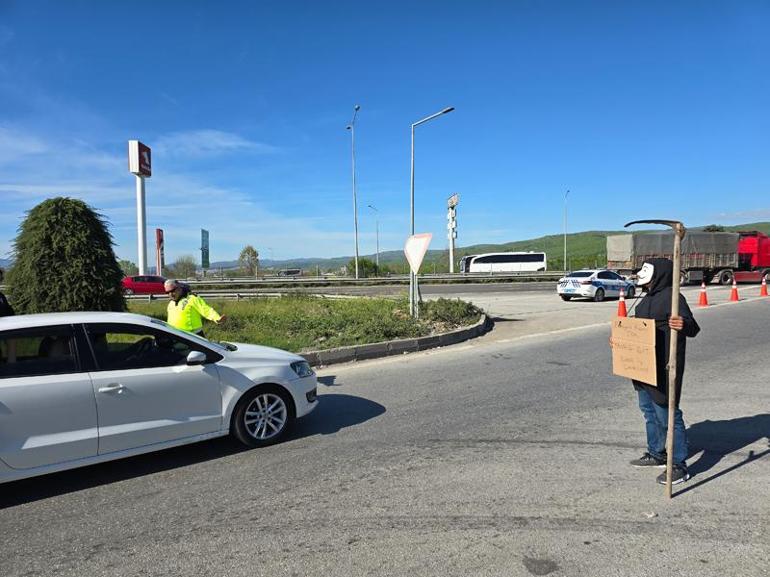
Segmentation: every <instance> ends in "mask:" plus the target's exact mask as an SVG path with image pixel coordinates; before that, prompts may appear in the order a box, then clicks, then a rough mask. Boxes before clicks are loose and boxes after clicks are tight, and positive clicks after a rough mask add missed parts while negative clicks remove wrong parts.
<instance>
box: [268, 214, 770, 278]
mask: <svg viewBox="0 0 770 577" xmlns="http://www.w3.org/2000/svg"><path fill="white" fill-rule="evenodd" d="M708 226H720V225H708ZM704 228H706V227H705V226H699V227H693V230H702V229H704ZM721 228H722V229H723V230H725V231H733V232H737V231H742V230H758V231H760V232H764V233H765V234H767V235H770V222H752V223H747V224H739V225H735V226H721ZM640 230H642V229H634V232H640ZM658 230H661V229H658ZM629 232H630V230H628V229H622V230H594V231H588V232H577V233H572V234H568V235H567V264H568V265H569V266H568V267H567V268H568V269H570V270H575V269H578V268H582V267H600V266H603V265H605V264H606V262H607V241H606V239H607V236H608V235H612V234H628V233H629ZM508 251H538V252H545V253H546V254H547V255H548V268H549V269H551V270H563V269H564V263H563V260H564V235H561V234H552V235H548V236H541V237H539V238H533V239H530V240H520V241H516V242H507V243H503V244H476V245H471V246H463V247H458V248H456V249H455V270H456V271H459V264H458V263H459V262H460V259H461V258H462V257H463V256H466V255H470V254H481V253H485V252H508ZM352 258H353V257H350V256H342V257H336V258H325V259H321V258H301V259H292V260H286V261H276V262H270V263H269V264H268V263H265V264H266V265H267V266H272V267H274V268H275V269H285V268H299V269H302V270H303V271H305V272H306V273H308V274H313V273H314V272H315V271H316V270H320V271H321V272H327V271H333V272H337V271H339V270H340V269H341V268H344V267H345V265H347V263H348V262H350V260H351V259H352ZM360 258H367V259H369V260H372V261H374V260H375V255H374V254H367V255H360ZM380 266H381V267H383V268H384V267H387V268H388V269H389V270H390V271H392V272H394V273H406V272H408V271H409V268H408V264H407V262H406V258H405V257H404V253H403V251H400V250H392V251H386V252H381V253H380ZM448 270H449V251H448V250H447V249H444V250H429V251H428V253H427V254H426V255H425V260H424V261H423V265H422V268H421V272H426V273H432V272H434V271H435V272H437V273H440V272H447V271H448Z"/></svg>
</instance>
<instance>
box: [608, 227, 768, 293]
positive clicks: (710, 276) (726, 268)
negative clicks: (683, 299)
mask: <svg viewBox="0 0 770 577" xmlns="http://www.w3.org/2000/svg"><path fill="white" fill-rule="evenodd" d="M673 251H674V234H673V232H639V233H632V234H619V235H610V236H608V237H607V268H608V269H611V270H616V271H618V272H619V273H620V274H634V273H636V272H637V271H638V270H639V269H640V268H641V267H642V263H643V262H644V261H645V260H646V259H649V258H673ZM762 278H765V279H766V281H767V282H768V283H770V238H768V236H767V235H765V234H764V233H761V232H759V231H746V232H702V231H687V234H685V236H684V238H683V239H682V270H681V280H682V284H686V283H700V282H701V281H705V282H706V283H707V284H708V283H711V282H713V281H716V282H718V283H719V284H732V282H733V279H735V280H736V282H760V281H761V280H762Z"/></svg>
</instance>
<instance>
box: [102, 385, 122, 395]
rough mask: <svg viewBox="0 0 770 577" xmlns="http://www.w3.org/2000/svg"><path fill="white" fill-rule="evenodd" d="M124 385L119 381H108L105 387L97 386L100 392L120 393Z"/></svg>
mask: <svg viewBox="0 0 770 577" xmlns="http://www.w3.org/2000/svg"><path fill="white" fill-rule="evenodd" d="M123 389H125V387H124V386H123V385H121V384H120V383H110V384H109V385H107V386H106V387H99V389H98V390H99V392H100V393H120V392H121V391H122V390H123Z"/></svg>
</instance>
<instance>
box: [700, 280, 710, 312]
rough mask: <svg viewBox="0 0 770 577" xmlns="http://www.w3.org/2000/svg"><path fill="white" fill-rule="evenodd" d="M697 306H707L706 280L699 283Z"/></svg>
mask: <svg viewBox="0 0 770 577" xmlns="http://www.w3.org/2000/svg"><path fill="white" fill-rule="evenodd" d="M698 306H699V307H707V306H709V297H708V295H707V294H706V281H702V282H701V283H700V297H699V298H698Z"/></svg>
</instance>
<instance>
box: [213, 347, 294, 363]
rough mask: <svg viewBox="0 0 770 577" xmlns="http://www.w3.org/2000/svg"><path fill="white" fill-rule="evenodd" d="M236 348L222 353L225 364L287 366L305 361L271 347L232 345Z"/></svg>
mask: <svg viewBox="0 0 770 577" xmlns="http://www.w3.org/2000/svg"><path fill="white" fill-rule="evenodd" d="M232 344H234V345H235V346H236V347H238V350H237V351H224V352H223V354H224V356H225V358H226V359H227V364H233V363H239V364H240V363H242V362H244V363H249V364H252V365H253V364H276V363H280V364H288V363H293V362H294V361H304V360H305V359H304V358H303V357H301V356H299V355H296V354H294V353H290V352H288V351H283V350H281V349H274V348H273V347H264V346H262V345H247V344H244V343H232Z"/></svg>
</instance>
